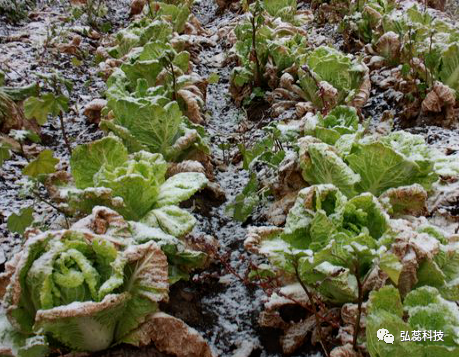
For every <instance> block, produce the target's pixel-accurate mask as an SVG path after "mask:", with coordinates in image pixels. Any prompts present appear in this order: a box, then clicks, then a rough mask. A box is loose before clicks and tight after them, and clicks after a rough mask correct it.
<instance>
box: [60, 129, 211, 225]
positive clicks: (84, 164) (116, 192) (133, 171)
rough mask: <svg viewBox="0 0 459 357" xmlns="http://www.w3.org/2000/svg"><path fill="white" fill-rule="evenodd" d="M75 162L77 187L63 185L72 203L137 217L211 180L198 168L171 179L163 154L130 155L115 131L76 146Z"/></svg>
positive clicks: (172, 203)
mask: <svg viewBox="0 0 459 357" xmlns="http://www.w3.org/2000/svg"><path fill="white" fill-rule="evenodd" d="M70 166H71V172H72V175H73V178H74V181H75V186H76V189H69V188H65V189H63V190H65V192H66V196H67V199H68V200H69V204H70V206H73V207H74V208H75V209H76V210H77V211H80V212H84V213H90V212H91V210H92V208H93V207H94V206H97V205H102V206H104V205H105V206H108V207H111V208H113V209H115V210H116V211H117V212H119V213H121V214H122V215H123V216H124V217H125V218H127V219H130V220H136V221H137V220H140V219H141V218H142V217H144V216H146V215H147V214H148V213H149V212H150V211H151V210H153V209H159V208H161V207H164V206H175V205H178V204H179V203H180V202H182V201H184V200H187V199H188V198H190V197H191V196H192V195H193V194H195V193H196V192H197V191H198V190H200V189H202V188H203V187H204V186H205V185H206V184H207V182H208V180H207V178H206V177H205V175H204V174H202V173H196V172H188V173H179V174H177V175H174V176H172V177H171V178H169V179H167V180H166V171H167V163H166V161H165V160H164V159H163V156H162V155H161V154H152V153H149V152H146V151H139V152H136V153H133V154H130V155H129V154H128V152H127V149H126V148H125V147H124V145H123V143H122V142H121V140H120V139H118V138H116V137H111V136H109V137H105V138H103V139H100V140H97V141H94V142H92V143H89V144H84V145H80V146H78V147H77V148H75V150H74V151H73V154H72V157H71V158H70Z"/></svg>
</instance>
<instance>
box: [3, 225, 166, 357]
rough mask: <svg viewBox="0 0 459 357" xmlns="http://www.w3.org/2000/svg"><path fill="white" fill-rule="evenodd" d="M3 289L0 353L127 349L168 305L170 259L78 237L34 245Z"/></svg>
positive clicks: (86, 234) (151, 249) (154, 250)
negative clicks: (120, 345) (124, 345)
mask: <svg viewBox="0 0 459 357" xmlns="http://www.w3.org/2000/svg"><path fill="white" fill-rule="evenodd" d="M1 281H2V286H3V287H4V289H5V290H3V292H4V297H3V302H2V306H3V309H4V314H6V318H7V321H6V320H5V318H4V317H2V319H3V321H2V322H3V325H2V327H3V328H4V331H2V334H1V335H0V338H2V345H3V346H6V347H7V348H6V349H7V351H2V352H3V353H7V354H8V355H14V356H44V355H46V352H47V351H52V350H56V349H57V348H61V347H64V348H68V349H71V350H73V351H99V350H102V349H106V348H108V347H109V346H111V345H114V344H117V343H121V342H123V341H129V342H130V341H131V334H134V335H135V333H136V332H137V331H136V330H137V328H139V326H140V325H141V324H143V323H144V322H145V321H146V320H147V319H148V315H149V314H151V313H153V312H155V311H156V310H157V309H158V303H159V302H161V301H167V299H168V287H169V283H168V264H167V259H166V256H165V254H164V253H163V252H162V251H161V249H160V248H159V246H158V245H157V244H156V243H155V242H153V241H149V242H147V243H144V244H139V245H127V246H125V245H124V244H123V243H122V241H120V240H119V239H114V237H112V236H109V235H107V234H104V235H99V234H96V233H94V232H92V231H90V230H78V229H69V230H61V231H49V232H45V233H40V234H37V235H35V236H32V237H30V238H29V239H28V240H27V241H26V243H25V244H24V247H23V249H22V250H21V251H20V252H19V253H18V254H17V255H16V256H15V257H14V258H13V259H12V260H11V261H10V263H8V267H7V271H6V272H5V273H3V274H2V275H1ZM5 286H6V288H5ZM19 336H22V339H20V338H19ZM10 337H14V338H13V339H9V338H10ZM8 349H9V351H8Z"/></svg>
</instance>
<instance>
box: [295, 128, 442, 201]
mask: <svg viewBox="0 0 459 357" xmlns="http://www.w3.org/2000/svg"><path fill="white" fill-rule="evenodd" d="M333 140H334V139H333ZM298 142H299V147H300V167H301V169H302V174H303V178H304V179H305V181H306V182H308V183H310V184H325V183H331V184H334V185H336V186H337V187H338V188H339V189H340V190H342V192H343V193H344V194H345V195H346V196H348V197H353V196H355V195H357V194H359V193H363V192H370V193H372V194H373V195H376V196H380V195H381V194H383V193H384V192H385V191H386V190H388V189H391V188H397V187H404V186H411V185H414V184H419V185H421V186H422V187H423V188H424V189H425V190H427V191H428V190H430V188H431V186H432V183H433V182H435V181H436V180H437V179H438V175H437V174H436V172H435V170H434V160H432V158H431V156H430V153H429V150H428V147H427V145H426V144H425V141H424V139H423V137H422V136H420V135H413V134H410V133H408V132H404V131H399V132H394V133H392V134H389V135H387V136H385V137H377V136H366V137H364V138H362V139H359V137H358V135H357V134H344V135H342V136H340V137H339V138H338V139H337V140H336V141H335V145H334V146H333V145H329V144H326V143H324V142H322V141H321V140H319V139H317V138H314V137H311V136H306V137H304V138H301V139H300V140H299V141H298Z"/></svg>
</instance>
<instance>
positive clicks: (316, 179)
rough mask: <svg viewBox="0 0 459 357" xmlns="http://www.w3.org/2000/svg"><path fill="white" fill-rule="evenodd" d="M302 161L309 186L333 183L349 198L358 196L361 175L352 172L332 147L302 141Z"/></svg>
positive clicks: (303, 171) (304, 176)
mask: <svg viewBox="0 0 459 357" xmlns="http://www.w3.org/2000/svg"><path fill="white" fill-rule="evenodd" d="M300 160H301V161H300V166H301V168H302V173H303V178H304V179H305V181H306V182H308V183H309V184H325V183H331V184H333V185H335V186H336V187H338V188H339V189H340V190H341V191H342V192H343V193H344V194H345V195H346V196H348V197H352V196H355V195H356V193H357V192H356V190H355V188H354V186H355V185H356V184H357V183H358V182H359V181H360V175H358V174H356V173H355V172H354V171H352V170H351V168H349V166H347V165H346V163H345V162H344V161H343V160H342V159H341V158H340V157H339V155H338V154H337V153H336V152H335V150H334V149H333V148H332V147H331V146H329V145H327V144H325V143H320V142H313V143H308V142H307V141H306V140H304V141H301V140H300Z"/></svg>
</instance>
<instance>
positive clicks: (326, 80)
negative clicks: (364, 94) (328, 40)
mask: <svg viewBox="0 0 459 357" xmlns="http://www.w3.org/2000/svg"><path fill="white" fill-rule="evenodd" d="M299 62H300V64H301V65H303V67H302V68H301V69H300V70H299V72H298V76H299V80H298V83H299V84H300V86H301V88H302V89H303V92H304V96H305V99H306V100H308V101H311V102H312V103H313V104H314V105H315V106H316V107H318V108H322V107H330V106H332V107H333V106H334V105H336V104H351V103H352V100H353V99H354V98H355V96H356V95H357V94H358V93H359V90H360V86H361V85H362V83H363V81H364V76H365V73H366V70H365V67H364V66H363V64H362V63H360V62H359V61H358V60H357V59H355V58H354V57H353V56H352V55H346V54H344V53H342V52H340V51H338V50H336V49H334V48H332V47H327V46H320V47H318V48H316V49H315V50H313V51H311V52H310V53H308V54H307V55H304V56H302V58H301V59H300V61H299Z"/></svg>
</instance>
